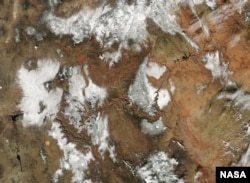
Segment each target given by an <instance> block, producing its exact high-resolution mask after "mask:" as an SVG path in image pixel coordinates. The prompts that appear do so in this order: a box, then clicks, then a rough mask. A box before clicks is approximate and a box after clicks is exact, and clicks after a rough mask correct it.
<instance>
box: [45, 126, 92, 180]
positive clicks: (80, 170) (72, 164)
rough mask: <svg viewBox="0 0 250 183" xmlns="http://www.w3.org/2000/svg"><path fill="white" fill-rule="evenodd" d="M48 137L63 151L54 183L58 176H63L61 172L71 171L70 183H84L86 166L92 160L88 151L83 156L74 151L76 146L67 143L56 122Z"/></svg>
mask: <svg viewBox="0 0 250 183" xmlns="http://www.w3.org/2000/svg"><path fill="white" fill-rule="evenodd" d="M49 135H50V136H52V137H53V138H54V139H55V140H57V143H58V146H59V148H60V149H61V150H62V151H63V158H61V160H60V169H58V170H57V171H56V172H55V174H54V176H53V180H54V182H58V179H59V177H60V176H62V175H63V172H62V170H64V169H65V170H70V171H72V174H73V176H72V178H71V182H72V183H85V182H87V181H89V180H86V171H87V170H88V164H89V163H90V161H91V160H94V157H93V155H92V152H91V151H90V150H89V151H88V152H86V153H85V154H83V153H82V152H80V151H78V150H77V149H76V145H75V144H73V143H71V142H68V140H67V138H66V137H64V134H63V133H62V130H61V129H60V124H59V123H57V122H53V123H52V127H51V130H50V131H49Z"/></svg>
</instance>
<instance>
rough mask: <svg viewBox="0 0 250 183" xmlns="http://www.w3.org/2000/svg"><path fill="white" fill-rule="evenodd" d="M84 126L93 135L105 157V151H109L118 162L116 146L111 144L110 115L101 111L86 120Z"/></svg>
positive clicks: (93, 139)
mask: <svg viewBox="0 0 250 183" xmlns="http://www.w3.org/2000/svg"><path fill="white" fill-rule="evenodd" d="M84 127H85V128H86V129H87V133H88V135H89V136H90V137H91V142H92V144H93V145H98V151H99V153H100V154H101V156H102V158H104V153H105V152H108V153H109V157H110V158H111V159H112V161H113V162H116V161H117V160H116V154H115V147H114V146H112V145H110V144H109V129H108V117H107V116H106V115H103V114H101V113H98V114H97V115H96V116H92V117H90V118H89V120H87V121H86V122H85V125H84Z"/></svg>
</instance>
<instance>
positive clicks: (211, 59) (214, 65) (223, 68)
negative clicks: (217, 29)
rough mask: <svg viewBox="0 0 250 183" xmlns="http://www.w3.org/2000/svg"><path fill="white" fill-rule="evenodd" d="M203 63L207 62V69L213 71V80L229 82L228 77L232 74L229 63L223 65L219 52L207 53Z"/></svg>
mask: <svg viewBox="0 0 250 183" xmlns="http://www.w3.org/2000/svg"><path fill="white" fill-rule="evenodd" d="M203 61H204V62H206V64H205V67H206V68H207V69H208V70H210V71H211V73H212V76H213V80H215V79H220V80H221V82H224V81H227V78H228V75H229V74H230V72H229V71H228V70H227V69H228V63H224V62H223V63H221V62H220V57H219V52H218V51H216V52H214V53H207V54H206V55H205V57H204V58H203Z"/></svg>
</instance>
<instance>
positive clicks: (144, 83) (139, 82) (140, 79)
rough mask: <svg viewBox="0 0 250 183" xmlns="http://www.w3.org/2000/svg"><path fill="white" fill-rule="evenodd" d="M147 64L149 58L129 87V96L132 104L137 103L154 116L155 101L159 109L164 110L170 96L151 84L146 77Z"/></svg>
mask: <svg viewBox="0 0 250 183" xmlns="http://www.w3.org/2000/svg"><path fill="white" fill-rule="evenodd" d="M147 62H148V58H145V60H144V62H143V63H142V64H141V66H140V68H139V70H138V72H137V74H136V77H135V80H134V82H133V84H131V85H130V87H129V91H128V95H129V98H130V100H131V101H132V102H134V103H136V104H137V105H138V106H139V107H141V108H142V109H143V110H144V111H146V112H148V113H149V114H153V113H154V112H155V109H154V107H153V105H154V104H155V101H156V103H157V105H158V106H159V108H160V109H163V108H164V107H165V106H166V105H167V104H168V103H169V102H170V95H169V92H168V90H167V89H159V90H158V89H157V88H155V87H154V86H152V84H151V83H149V81H148V79H147V76H146V65H147ZM157 95H158V96H157ZM157 97H158V98H157Z"/></svg>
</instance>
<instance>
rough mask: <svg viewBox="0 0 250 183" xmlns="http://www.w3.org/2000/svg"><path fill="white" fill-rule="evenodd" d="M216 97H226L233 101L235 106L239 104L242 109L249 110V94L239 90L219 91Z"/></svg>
mask: <svg viewBox="0 0 250 183" xmlns="http://www.w3.org/2000/svg"><path fill="white" fill-rule="evenodd" d="M218 98H219V99H220V98H228V99H230V100H233V101H234V105H235V106H241V109H243V110H250V95H249V94H248V93H245V92H243V91H241V90H238V91H236V92H234V93H232V94H231V93H221V94H220V95H219V96H218Z"/></svg>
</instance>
